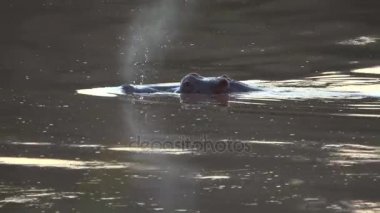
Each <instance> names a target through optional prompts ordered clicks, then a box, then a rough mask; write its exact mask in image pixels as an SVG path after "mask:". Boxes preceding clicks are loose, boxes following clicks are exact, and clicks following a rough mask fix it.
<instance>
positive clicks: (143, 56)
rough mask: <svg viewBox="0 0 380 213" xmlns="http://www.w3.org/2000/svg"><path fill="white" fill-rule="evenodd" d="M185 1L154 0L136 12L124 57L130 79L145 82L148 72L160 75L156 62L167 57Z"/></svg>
mask: <svg viewBox="0 0 380 213" xmlns="http://www.w3.org/2000/svg"><path fill="white" fill-rule="evenodd" d="M182 3H183V2H182V1H176V0H161V1H157V2H156V1H155V2H154V3H152V4H150V5H148V6H146V7H143V8H141V9H138V10H137V11H136V13H137V15H136V17H135V18H134V20H133V21H132V24H131V25H130V26H129V27H128V35H127V36H128V38H127V41H128V42H127V44H126V50H125V58H124V59H123V60H122V61H123V63H124V70H123V74H124V79H125V80H126V81H127V82H131V81H132V82H133V83H136V84H142V83H144V79H145V78H146V76H147V75H156V74H157V68H156V67H157V66H156V65H157V63H159V62H160V61H162V60H164V59H165V51H166V49H167V48H168V47H169V46H170V43H171V42H172V39H173V38H174V37H175V36H176V34H177V33H178V25H179V20H180V18H179V12H180V5H181V4H182ZM186 4H187V3H186Z"/></svg>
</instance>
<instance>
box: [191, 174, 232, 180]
mask: <svg viewBox="0 0 380 213" xmlns="http://www.w3.org/2000/svg"><path fill="white" fill-rule="evenodd" d="M194 178H195V179H200V180H207V179H208V180H223V179H230V176H228V175H209V176H202V175H197V176H195V177H194Z"/></svg>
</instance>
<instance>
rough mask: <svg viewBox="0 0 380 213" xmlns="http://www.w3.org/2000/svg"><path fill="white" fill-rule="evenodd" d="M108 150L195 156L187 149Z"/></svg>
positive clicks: (137, 148)
mask: <svg viewBox="0 0 380 213" xmlns="http://www.w3.org/2000/svg"><path fill="white" fill-rule="evenodd" d="M108 150H112V151H123V152H137V153H147V154H172V155H183V154H193V151H191V150H186V149H162V148H144V147H111V148H108Z"/></svg>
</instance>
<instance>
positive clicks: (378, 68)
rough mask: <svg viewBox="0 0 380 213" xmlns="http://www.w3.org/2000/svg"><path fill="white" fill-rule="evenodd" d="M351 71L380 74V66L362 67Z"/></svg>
mask: <svg viewBox="0 0 380 213" xmlns="http://www.w3.org/2000/svg"><path fill="white" fill-rule="evenodd" d="M351 72H353V73H364V74H375V75H380V66H375V67H367V68H360V69H356V70H352V71H351Z"/></svg>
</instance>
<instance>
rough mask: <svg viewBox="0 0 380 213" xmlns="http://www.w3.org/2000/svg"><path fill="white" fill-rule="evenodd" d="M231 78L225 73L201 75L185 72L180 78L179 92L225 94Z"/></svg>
mask: <svg viewBox="0 0 380 213" xmlns="http://www.w3.org/2000/svg"><path fill="white" fill-rule="evenodd" d="M230 81H231V79H230V78H229V77H227V76H226V75H223V76H219V77H203V76H201V75H199V74H198V73H190V74H187V75H186V76H185V77H183V78H182V80H181V85H180V90H179V91H180V93H198V94H225V93H228V91H229V88H230Z"/></svg>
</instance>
